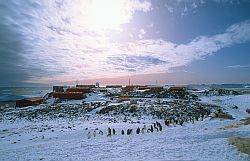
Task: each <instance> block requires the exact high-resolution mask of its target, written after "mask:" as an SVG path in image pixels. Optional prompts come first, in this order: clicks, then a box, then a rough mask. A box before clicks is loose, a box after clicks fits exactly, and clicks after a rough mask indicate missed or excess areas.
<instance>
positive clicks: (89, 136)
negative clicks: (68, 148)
mask: <svg viewBox="0 0 250 161" xmlns="http://www.w3.org/2000/svg"><path fill="white" fill-rule="evenodd" d="M87 137H88V139H90V138H91V133H90V131H89V132H88V134H87Z"/></svg>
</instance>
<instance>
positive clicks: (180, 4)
mask: <svg viewBox="0 0 250 161" xmlns="http://www.w3.org/2000/svg"><path fill="white" fill-rule="evenodd" d="M208 3H215V4H217V5H220V4H223V5H224V4H239V3H240V1H238V0H176V1H166V2H165V5H164V6H165V7H166V9H167V10H168V12H169V13H171V14H173V13H174V14H179V15H181V16H187V15H189V14H192V13H195V11H196V10H197V9H198V8H200V7H202V6H204V5H206V4H208Z"/></svg>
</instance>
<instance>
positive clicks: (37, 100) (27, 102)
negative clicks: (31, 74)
mask: <svg viewBox="0 0 250 161" xmlns="http://www.w3.org/2000/svg"><path fill="white" fill-rule="evenodd" d="M43 102H44V99H43V98H42V97H33V98H26V99H22V100H17V101H16V107H26V106H33V105H39V104H41V103H43Z"/></svg>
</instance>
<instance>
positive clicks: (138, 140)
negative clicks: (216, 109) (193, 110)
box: [0, 95, 250, 161]
mask: <svg viewBox="0 0 250 161" xmlns="http://www.w3.org/2000/svg"><path fill="white" fill-rule="evenodd" d="M202 101H203V102H209V103H214V104H217V105H221V106H223V107H224V108H225V110H226V111H227V112H229V113H230V114H232V115H233V117H235V118H236V119H235V120H218V119H213V120H210V118H206V119H205V120H204V121H199V122H195V123H194V124H192V123H185V124H184V126H180V125H171V126H170V127H167V126H165V125H164V124H163V122H162V121H163V120H158V121H160V122H161V123H162V125H163V131H161V132H153V133H144V134H139V135H137V134H135V129H136V128H137V127H141V128H142V127H143V126H144V125H146V126H147V127H149V125H151V124H152V123H153V122H155V121H157V120H152V119H149V118H145V119H141V120H134V121H133V123H131V122H130V123H129V122H117V123H114V122H110V121H108V120H106V121H105V120H103V119H99V116H98V117H97V116H95V115H93V113H91V114H90V117H89V118H88V119H86V118H79V119H77V120H69V119H57V120H47V121H26V120H19V121H16V122H14V123H11V122H10V121H9V120H3V121H2V122H0V160H114V161H117V160H120V161H122V160H162V161H163V160H164V161H165V160H213V161H215V160H229V161H230V160H231V161H235V160H237V161H240V160H244V161H245V160H250V157H249V156H248V155H246V154H243V153H241V152H239V151H237V149H236V148H235V147H234V146H232V145H229V144H228V141H227V138H229V137H232V136H239V137H250V132H249V131H250V125H247V126H240V128H232V129H227V130H220V129H218V128H221V127H224V126H225V125H231V124H235V123H238V122H239V121H240V120H241V119H242V118H245V117H249V114H247V113H246V112H245V109H246V108H249V107H250V95H241V96H223V97H203V98H202ZM232 105H237V106H238V107H239V109H233V108H231V107H232ZM108 127H110V128H114V129H115V130H116V135H113V136H110V137H107V130H108ZM97 128H98V129H97ZM128 128H132V129H133V130H134V131H133V133H132V135H121V130H122V129H123V130H127V129H128ZM94 130H96V131H97V132H98V131H99V130H102V131H103V133H104V135H100V134H97V136H96V137H93V135H91V138H90V139H88V137H87V135H88V132H90V133H91V134H93V132H94Z"/></svg>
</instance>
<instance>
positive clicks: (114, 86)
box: [106, 85, 122, 88]
mask: <svg viewBox="0 0 250 161" xmlns="http://www.w3.org/2000/svg"><path fill="white" fill-rule="evenodd" d="M106 88H122V85H106Z"/></svg>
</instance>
